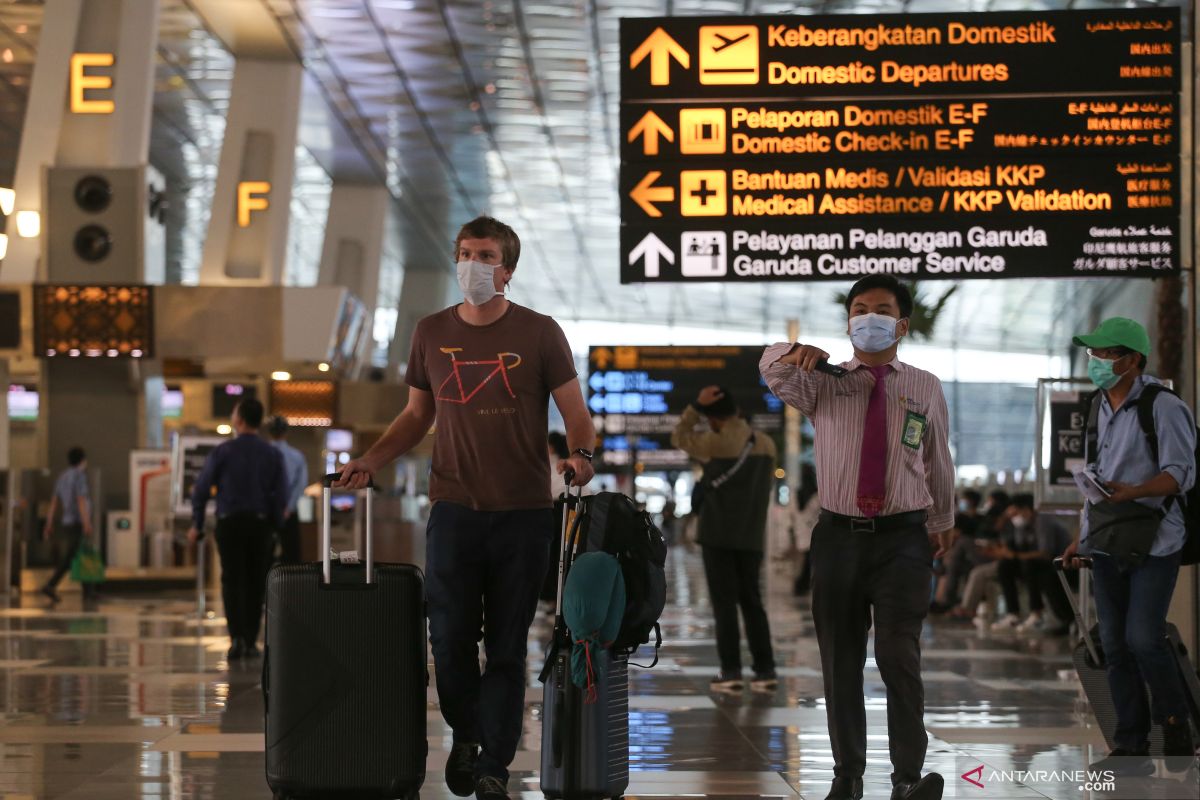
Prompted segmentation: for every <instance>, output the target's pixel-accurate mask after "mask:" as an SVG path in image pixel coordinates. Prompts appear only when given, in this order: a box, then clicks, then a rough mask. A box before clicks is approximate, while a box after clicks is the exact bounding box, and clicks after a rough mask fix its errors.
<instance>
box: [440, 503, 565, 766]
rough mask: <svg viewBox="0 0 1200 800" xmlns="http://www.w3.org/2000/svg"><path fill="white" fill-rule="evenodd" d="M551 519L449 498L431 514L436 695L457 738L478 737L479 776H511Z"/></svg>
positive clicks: (540, 512) (547, 513)
mask: <svg viewBox="0 0 1200 800" xmlns="http://www.w3.org/2000/svg"><path fill="white" fill-rule="evenodd" d="M553 520H554V516H553V511H552V510H551V509H549V508H546V509H532V510H525V511H495V512H488V511H473V510H472V509H470V508H467V507H465V506H461V505H457V504H455V503H447V502H444V501H439V502H438V503H436V504H435V505H434V507H433V509H432V511H431V512H430V515H429V527H428V543H427V546H426V555H425V592H426V597H427V599H428V601H429V637H430V642H431V644H432V646H433V663H434V670H435V672H436V674H437V688H438V701H439V703H440V704H441V707H442V716H443V717H444V718H445V720H446V724H447V725H449V726H450V728H451V729H452V730H453V731H454V741H456V742H477V743H479V745H480V756H479V763H478V766H477V768H476V769H477V771H478V776H483V775H491V776H494V777H497V778H500V779H501V780H508V765H509V764H511V763H512V760H513V758H514V756H516V753H517V745H518V743H519V742H520V740H521V727H522V720H523V717H524V713H525V685H526V683H527V681H526V671H525V669H526V668H525V656H526V652H527V649H528V645H527V641H528V638H529V626H530V625H531V624H532V623H533V617H534V614H535V613H536V611H537V600H538V590H539V589H540V588H541V585H542V579H543V577H544V576H545V574H546V565H547V561H548V558H549V552H550V540H551V537H552V536H553V532H554V521H553ZM481 640H482V641H483V647H484V653H485V655H486V656H487V664H486V666H485V667H484V669H483V671H482V673H481V672H480V669H479V642H480V641H481ZM478 776H477V777H478Z"/></svg>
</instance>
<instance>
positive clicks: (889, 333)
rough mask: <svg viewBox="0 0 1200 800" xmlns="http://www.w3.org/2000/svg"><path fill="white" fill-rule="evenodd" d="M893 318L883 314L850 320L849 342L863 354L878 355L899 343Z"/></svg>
mask: <svg viewBox="0 0 1200 800" xmlns="http://www.w3.org/2000/svg"><path fill="white" fill-rule="evenodd" d="M897 322H899V320H897V319H896V318H895V317H889V316H887V315H885V314H860V315H859V316H857V317H851V318H850V341H851V343H853V345H854V347H855V348H856V349H858V350H861V351H862V352H864V353H879V352H882V351H883V350H887V349H888V348H889V347H891V346H892V345H894V344H895V343H896V342H897V341H899V337H898V336H896V323H897Z"/></svg>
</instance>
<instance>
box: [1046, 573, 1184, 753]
mask: <svg viewBox="0 0 1200 800" xmlns="http://www.w3.org/2000/svg"><path fill="white" fill-rule="evenodd" d="M1080 561H1081V562H1082V563H1083V564H1084V567H1085V568H1089V569H1090V568H1091V564H1092V560H1091V559H1090V558H1085V557H1082V556H1081V557H1080ZM1054 568H1055V570H1056V571H1057V572H1058V578H1059V580H1060V581H1062V586H1063V591H1065V592H1066V593H1067V599H1068V600H1070V601H1071V610H1072V611H1073V612H1074V613H1075V625H1076V627H1077V628H1078V629H1079V643H1078V644H1076V645H1075V650H1074V652H1073V653H1072V656H1071V660H1072V661H1074V663H1075V672H1076V674H1077V675H1079V682H1080V683H1081V684H1082V685H1083V692H1084V694H1086V695H1087V699H1088V705H1090V706H1091V707H1092V714H1093V715H1095V717H1096V724H1098V725H1099V726H1100V731H1101V732H1102V733H1103V734H1104V741H1105V742H1107V743H1108V746H1109V747H1110V748H1113V747H1116V743H1115V742H1114V741H1113V736H1114V735H1115V733H1116V730H1117V709H1116V706H1115V705H1113V699H1112V691H1111V690H1110V689H1109V687H1108V670H1107V668H1106V667H1105V662H1104V652H1103V650H1102V649H1101V647H1100V632H1099V626H1098V625H1097V626H1093V627H1092V628H1090V629H1089V628H1088V627H1087V625H1085V623H1084V619H1083V609H1082V607H1081V606H1082V604H1083V603H1086V602H1088V600H1089V599H1088V598H1087V597H1086V596H1082V593H1081V597H1080V599H1079V600H1076V598H1075V592H1074V590H1072V589H1071V585H1070V584H1069V583H1068V582H1067V576H1066V575H1065V574H1064V573H1063V560H1062V559H1061V558H1056V559H1054ZM1167 640H1168V641H1169V642H1170V645H1171V651H1172V653H1174V655H1175V658H1176V662H1177V663H1178V665H1179V676H1180V679H1181V680H1182V681H1183V691H1184V695H1185V696H1186V697H1187V699H1188V709H1189V711H1190V713H1191V717H1192V728H1193V740H1194V736H1195V732H1196V731H1198V730H1200V676H1197V674H1196V668H1195V667H1193V666H1192V662H1191V659H1190V658H1189V656H1188V651H1187V647H1186V646H1185V645H1184V644H1183V640H1182V639H1181V638H1180V636H1179V630H1178V629H1177V628H1176V627H1175V626H1174V625H1172V624H1171V623H1167ZM1150 755H1151V756H1155V757H1161V756H1162V755H1163V742H1162V727H1161V726H1159V725H1157V724H1155V725H1154V726H1153V727H1151V729H1150Z"/></svg>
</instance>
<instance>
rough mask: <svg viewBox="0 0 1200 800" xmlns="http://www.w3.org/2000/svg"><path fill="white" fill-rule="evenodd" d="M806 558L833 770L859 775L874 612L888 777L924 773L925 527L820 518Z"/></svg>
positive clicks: (904, 778) (929, 552)
mask: <svg viewBox="0 0 1200 800" xmlns="http://www.w3.org/2000/svg"><path fill="white" fill-rule="evenodd" d="M810 557H811V558H812V559H813V578H812V586H813V598H812V611H813V622H814V623H815V627H816V631H817V644H818V645H819V647H820V649H821V672H822V674H823V676H824V679H825V709H826V715H827V717H828V720H829V740H830V743H831V744H832V746H833V762H834V765H833V771H834V774H835V775H837V776H839V777H848V778H857V777H861V776H862V774H863V770H864V769H865V768H866V765H867V714H866V707H865V701H864V697H863V668H864V667H865V666H866V660H867V633H868V631H869V630H870V628H871V623H872V616H873V617H874V624H875V662H876V663H877V664H878V666H879V674H880V677H882V678H883V683H884V685H885V686H886V687H887V720H888V745H889V747H890V749H891V756H892V767H893V771H892V781H893V783H902V782H903V783H907V782H910V781H916V780H920V778H921V768H922V766H923V765H924V763H925V749H926V746H927V744H928V737H927V734H926V733H925V720H924V716H925V687H924V685H923V684H922V682H921V646H920V641H919V638H920V634H921V625H922V622H923V621H924V619H925V615H926V614H927V613H928V612H929V581H930V578H931V575H932V569H931V563H932V561H933V547H932V545H931V544H930V542H929V536H928V535H927V533H926V531H925V526H924V525H920V526H914V527H911V528H905V529H901V530H893V531H887V532H851V531H850V530H847V529H845V528H842V527H838V526H834V525H831V524H830V523H829V522H827V521H824V520H822V521H821V522H819V523H818V524H817V527H816V529H815V530H814V531H813V542H812V550H811V552H810Z"/></svg>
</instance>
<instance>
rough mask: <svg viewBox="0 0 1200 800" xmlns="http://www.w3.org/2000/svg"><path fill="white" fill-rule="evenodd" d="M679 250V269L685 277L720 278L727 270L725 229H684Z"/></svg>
mask: <svg viewBox="0 0 1200 800" xmlns="http://www.w3.org/2000/svg"><path fill="white" fill-rule="evenodd" d="M679 252H680V253H681V254H682V258H681V259H680V271H681V273H682V274H683V277H685V278H721V277H724V275H725V273H726V271H727V263H728V249H727V239H726V236H725V231H685V232H684V234H683V236H682V237H681V238H680V241H679Z"/></svg>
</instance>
